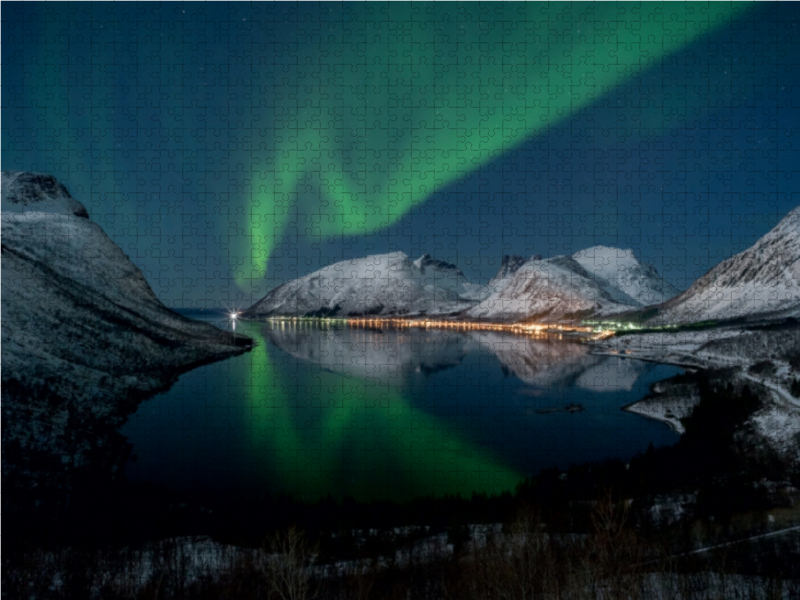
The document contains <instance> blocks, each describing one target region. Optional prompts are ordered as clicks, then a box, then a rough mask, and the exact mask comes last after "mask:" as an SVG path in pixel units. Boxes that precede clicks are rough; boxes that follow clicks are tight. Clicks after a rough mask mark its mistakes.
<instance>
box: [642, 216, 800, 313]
mask: <svg viewBox="0 0 800 600" xmlns="http://www.w3.org/2000/svg"><path fill="white" fill-rule="evenodd" d="M766 313H776V314H780V315H781V316H783V317H786V316H795V317H798V316H800V207H798V208H795V209H794V210H792V211H791V212H790V213H789V214H788V215H786V217H784V218H783V220H781V222H780V223H778V224H777V225H776V226H775V227H774V228H773V229H772V230H771V231H769V232H768V233H767V234H766V235H764V236H763V237H762V238H761V239H759V240H758V241H757V242H756V243H755V244H754V245H753V246H752V247H750V248H748V249H747V250H745V251H744V252H741V253H739V254H737V255H735V256H732V257H731V258H729V259H727V260H724V261H722V262H721V263H720V264H718V265H717V266H716V267H714V268H713V269H711V270H710V271H709V272H708V273H706V274H705V275H703V276H702V277H701V278H700V279H698V280H697V281H695V282H694V284H692V286H691V287H690V288H689V289H688V290H686V291H685V292H684V293H682V294H680V295H679V296H677V297H676V298H673V299H672V300H669V301H667V302H665V303H664V304H662V305H661V306H660V307H659V312H658V315H657V316H655V317H654V318H653V319H652V322H654V323H689V322H694V321H706V320H712V319H716V320H720V319H731V318H736V317H741V316H752V315H758V314H766Z"/></svg>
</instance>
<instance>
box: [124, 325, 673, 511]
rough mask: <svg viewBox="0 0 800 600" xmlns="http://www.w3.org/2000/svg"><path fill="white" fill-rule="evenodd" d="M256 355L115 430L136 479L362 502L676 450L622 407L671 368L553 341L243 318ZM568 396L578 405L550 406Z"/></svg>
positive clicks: (658, 429) (200, 376) (657, 428)
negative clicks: (126, 442)
mask: <svg viewBox="0 0 800 600" xmlns="http://www.w3.org/2000/svg"><path fill="white" fill-rule="evenodd" d="M238 328H239V331H240V332H241V333H244V334H245V335H249V336H251V337H253V338H254V339H256V340H257V342H258V346H257V348H256V349H254V350H253V351H252V352H250V353H248V354H245V355H241V356H238V357H234V358H232V359H229V360H227V361H224V362H221V363H216V364H214V365H208V366H206V367H201V368H199V369H197V370H195V371H192V372H190V373H187V374H186V375H184V376H182V377H181V379H180V381H179V382H178V383H177V384H176V385H175V386H174V387H173V388H172V389H170V390H169V391H168V392H166V393H164V394H161V395H159V396H157V397H155V398H154V399H152V400H150V401H148V402H146V403H144V404H143V405H142V406H141V407H140V408H139V410H138V411H137V413H136V414H135V415H133V416H132V417H131V419H130V421H129V422H128V424H126V426H125V428H124V429H123V433H124V434H125V435H127V436H128V437H129V438H130V440H131V442H132V444H133V447H134V453H135V454H136V455H137V456H138V459H137V460H136V461H135V462H132V463H129V465H128V469H127V472H128V476H129V477H130V478H131V479H133V480H151V481H156V482H159V483H163V484H165V485H167V486H169V487H174V488H182V489H185V490H197V491H198V492H200V491H205V492H211V491H217V492H220V491H222V490H224V491H225V493H252V492H256V493H259V492H271V493H288V494H291V495H293V496H297V497H303V498H306V499H316V498H319V497H324V496H328V495H331V496H333V497H339V498H341V497H345V496H352V497H355V498H356V499H360V500H368V499H382V498H390V499H395V500H403V499H410V498H414V497H419V496H425V495H445V494H462V495H469V494H471V493H473V492H486V493H497V492H501V491H505V490H511V489H513V487H514V486H515V485H516V483H517V482H519V481H520V480H521V479H522V478H523V477H525V476H526V475H528V474H531V473H535V472H536V471H538V470H540V469H541V468H545V467H551V466H562V467H563V466H566V465H568V464H571V463H575V462H582V461H585V460H601V459H604V458H608V457H621V458H626V457H630V456H632V455H633V454H635V453H636V452H639V451H643V450H644V449H645V448H646V447H647V445H648V444H649V443H650V442H651V441H652V442H653V443H654V444H656V445H662V444H665V443H674V441H675V440H676V439H677V436H675V434H673V433H672V432H671V431H669V429H668V428H667V427H666V426H664V425H663V424H661V423H657V422H654V421H648V420H645V419H643V418H641V417H638V416H635V415H632V414H629V413H625V412H623V411H621V410H620V407H622V406H623V405H625V404H629V403H631V402H634V401H636V400H638V399H640V398H641V397H642V396H644V395H645V394H646V392H647V386H648V385H649V383H652V382H653V381H656V380H658V379H662V378H664V377H669V376H671V375H673V374H675V373H677V372H678V370H677V369H675V368H673V367H667V366H663V365H653V364H648V363H643V362H639V361H631V360H625V359H620V358H616V357H604V356H593V355H591V354H589V353H588V347H587V346H585V345H581V344H578V343H575V342H569V341H560V340H558V339H557V337H556V336H542V337H537V338H527V337H521V336H514V335H509V334H504V333H500V332H480V331H469V332H457V331H436V330H422V329H402V330H394V329H385V330H382V331H375V330H365V329H351V328H349V327H346V326H325V325H324V324H322V323H313V322H300V323H297V324H292V323H254V322H240V323H239V324H238ZM577 404H580V405H581V407H585V410H580V411H577V410H566V409H564V410H556V409H559V408H560V407H568V406H573V405H577Z"/></svg>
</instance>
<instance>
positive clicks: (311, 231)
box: [4, 2, 750, 291]
mask: <svg viewBox="0 0 800 600" xmlns="http://www.w3.org/2000/svg"><path fill="white" fill-rule="evenodd" d="M31 4H32V5H33V7H32V8H31V10H33V11H34V13H35V17H31V19H30V21H29V22H28V23H26V25H27V26H28V27H29V30H24V31H22V30H20V31H19V32H17V31H14V32H10V33H9V34H8V35H9V38H8V39H9V40H11V42H12V43H14V44H18V45H19V48H18V50H19V52H20V56H23V57H24V59H22V71H21V76H22V80H21V81H14V82H12V83H13V85H14V86H15V87H13V88H12V89H13V97H11V96H9V97H8V99H9V102H10V103H12V104H14V105H17V106H19V107H22V108H20V110H21V111H22V112H21V113H20V115H18V117H17V121H18V122H15V123H14V124H9V123H8V122H6V123H4V126H9V127H11V126H13V127H14V128H15V131H16V132H18V141H16V142H14V143H13V145H12V146H8V143H9V142H6V145H4V151H9V152H10V153H11V155H13V157H14V162H15V163H17V165H18V166H17V168H25V169H35V170H41V171H47V172H51V173H54V174H56V175H57V176H59V177H62V178H63V179H64V180H67V181H69V184H70V187H71V189H72V191H73V194H74V195H75V196H76V197H80V198H81V199H82V200H84V201H88V202H89V205H90V207H95V213H93V214H97V215H98V217H99V220H100V222H101V225H103V226H104V227H107V228H108V230H109V231H110V232H111V234H112V235H117V236H118V235H123V236H128V239H131V238H137V239H140V240H141V241H142V242H143V241H144V240H143V239H142V238H148V239H149V240H150V241H151V242H155V244H154V248H153V249H147V244H142V247H141V249H139V248H137V249H136V252H139V251H141V252H143V253H145V254H150V256H152V257H157V258H158V259H163V261H162V263H161V264H160V267H159V268H160V269H161V270H162V271H164V272H170V271H172V270H173V269H175V263H176V260H191V259H195V260H200V258H199V257H201V256H204V253H205V252H206V250H205V248H208V247H211V246H215V247H216V250H215V251H214V252H216V253H217V255H218V256H221V257H227V260H228V262H229V265H230V272H232V274H233V275H234V277H235V280H236V282H237V284H238V285H239V286H240V287H241V288H242V289H243V290H254V288H256V289H258V288H259V286H260V285H261V284H262V283H263V277H264V275H265V273H266V270H267V266H268V264H269V261H270V259H271V257H273V255H274V254H275V252H276V248H277V247H278V246H279V245H280V242H281V241H282V240H283V239H284V236H286V235H292V236H294V235H304V236H305V237H307V238H308V239H310V240H312V241H317V240H323V239H326V238H329V237H339V236H358V235H364V234H369V233H373V232H376V231H379V230H381V229H382V228H385V227H388V226H390V225H392V224H393V223H395V222H397V221H398V219H400V218H402V217H403V215H405V214H407V212H408V211H409V210H410V209H411V208H413V207H414V206H417V205H419V204H421V203H423V202H425V201H426V200H427V199H428V198H430V197H431V195H432V194H433V193H434V192H435V191H437V190H440V189H442V188H444V187H445V186H447V185H449V184H453V183H454V182H457V181H458V180H459V179H462V178H463V177H465V176H466V175H467V174H468V173H469V172H471V171H474V170H476V169H478V168H480V167H481V166H482V165H486V164H487V163H488V162H490V161H492V160H496V159H497V158H498V157H500V156H501V155H502V154H503V153H505V152H509V151H513V150H514V149H516V148H519V147H521V146H522V145H523V144H524V143H525V142H526V141H527V140H529V139H531V138H533V137H535V136H537V135H539V134H542V133H544V132H546V131H547V128H549V127H552V126H554V125H557V124H559V123H561V122H563V121H564V120H566V119H568V118H569V117H570V116H571V115H574V114H575V113H576V112H577V111H580V110H582V109H587V108H589V107H590V106H591V105H592V103H593V102H596V101H597V100H598V99H599V98H601V97H602V96H603V95H605V94H608V93H610V92H611V91H612V90H614V89H615V88H616V87H617V86H619V85H621V84H624V83H625V82H626V81H627V80H629V79H630V78H631V77H632V76H634V75H636V74H639V73H641V72H642V71H644V70H645V69H648V68H650V67H653V66H657V65H658V64H659V62H660V61H663V60H666V58H667V57H668V56H669V55H670V54H672V53H675V52H678V51H680V50H681V49H683V48H685V47H687V46H688V45H690V44H693V43H695V42H699V41H701V40H702V39H703V37H704V36H706V35H707V34H708V33H709V32H711V31H712V30H714V29H715V28H716V27H719V26H721V25H723V24H725V23H727V22H729V21H730V20H731V19H733V18H735V17H736V16H737V15H741V14H744V12H745V10H746V9H748V7H749V6H750V3H737V2H720V3H692V2H686V3H684V2H675V3H643V4H639V3H627V2H624V3H612V2H601V3H594V2H577V3H563V2H554V3H538V2H530V3H516V2H507V3H488V4H481V3H463V4H462V3H433V2H431V3H424V2H414V3H377V2H375V3H369V2H357V3H348V2H345V3H330V4H328V3H274V4H272V3H269V4H266V3H263V4H260V3H255V4H252V5H251V4H249V3H239V4H238V5H237V3H233V4H227V3H192V2H185V3H169V2H168V3H162V7H161V12H160V13H159V14H161V15H162V20H155V21H148V20H146V19H147V18H151V17H152V14H151V13H152V12H153V10H154V9H152V8H151V7H150V6H148V5H138V4H136V3H129V2H120V3H81V2H74V3H68V4H67V3H55V4H53V3H47V4H45V3H31ZM245 8H246V9H247V11H251V12H252V13H253V15H250V16H252V17H253V19H252V22H251V21H250V20H249V19H246V18H242V19H239V18H238V17H239V16H241V15H239V14H238V13H236V14H234V13H235V12H236V11H237V10H241V11H244V10H245ZM282 8H285V9H286V10H285V11H282V10H281V9H282ZM148 11H149V12H148ZM156 12H158V11H156ZM284 13H285V14H284ZM140 14H141V15H142V18H143V19H145V20H143V21H142V22H141V23H136V24H134V22H136V20H137V18H139V15H140ZM242 14H245V13H244V12H242ZM220 25H224V26H223V27H220ZM206 80H207V82H206ZM87 82H88V85H87ZM683 83H684V82H669V81H667V82H662V85H661V86H660V87H659V88H658V90H659V91H654V94H656V97H654V98H653V100H652V102H648V103H647V106H645V107H639V108H638V109H637V113H642V117H643V118H640V119H635V120H634V119H630V118H629V115H627V114H626V111H624V110H621V111H620V112H619V114H618V118H617V119H616V122H615V123H604V126H608V127H611V126H613V127H615V128H616V129H620V128H623V129H625V130H626V131H628V132H629V133H630V135H631V136H635V135H639V134H642V135H644V134H645V129H647V128H649V127H651V126H653V125H655V126H657V127H659V128H663V127H665V126H668V125H665V124H666V123H669V122H670V120H673V121H675V119H676V118H677V117H676V115H682V114H685V113H686V111H687V106H692V104H691V103H689V104H688V105H687V102H686V99H685V95H686V93H687V89H685V88H686V86H684V85H683ZM206 85H208V87H205V86H206ZM712 87H713V86H712ZM723 92H724V90H723V91H715V90H714V89H710V90H708V94H709V98H708V100H709V103H711V102H712V100H714V98H715V96H714V94H722V93H723ZM7 93H11V92H7ZM648 132H649V130H648ZM126 139H128V140H135V141H136V144H135V146H134V148H135V149H134V150H131V149H130V145H128V147H127V149H126V147H125V144H121V143H120V142H121V141H123V140H126ZM5 168H9V166H6V167H5ZM162 195H163V197H164V200H163V201H162V199H161V196H162ZM162 202H163V203H162ZM191 204H196V205H197V207H190V205H191ZM185 209H188V210H185ZM295 218H296V219H297V229H298V231H297V232H290V231H288V230H287V227H286V226H287V224H288V223H289V222H290V221H291V220H292V219H295ZM198 219H200V220H199V221H198ZM203 219H205V220H206V225H205V227H206V228H207V229H206V230H202V229H200V230H199V225H200V223H203ZM176 225H177V227H178V228H176ZM181 225H182V229H181V228H180V227H181ZM203 236H205V237H203ZM189 247H192V248H193V249H194V250H193V251H194V252H196V253H199V254H196V255H191V258H189V256H190V255H182V254H181V253H182V252H186V251H187V248H189ZM134 253H135V252H134ZM211 254H214V253H213V252H212V253H211ZM211 254H209V256H211ZM210 275H213V276H215V277H216V278H218V279H219V280H227V279H228V276H227V273H226V272H225V271H223V270H220V271H219V273H218V274H217V273H214V272H213V269H212V272H211V273H210ZM178 276H180V275H178ZM189 284H190V285H197V282H190V283H189ZM260 291H263V290H260Z"/></svg>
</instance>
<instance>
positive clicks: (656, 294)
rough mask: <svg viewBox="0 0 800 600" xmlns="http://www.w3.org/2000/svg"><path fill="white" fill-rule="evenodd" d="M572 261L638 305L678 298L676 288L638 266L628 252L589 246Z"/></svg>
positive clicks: (638, 263)
mask: <svg viewBox="0 0 800 600" xmlns="http://www.w3.org/2000/svg"><path fill="white" fill-rule="evenodd" d="M572 258H573V259H575V261H576V262H577V263H578V264H579V265H581V266H582V267H583V268H584V269H586V270H587V271H588V272H589V273H591V274H592V275H594V276H595V277H596V278H597V279H598V280H601V281H603V282H605V283H606V284H607V285H608V286H609V287H611V288H614V289H617V290H620V291H622V292H624V293H625V294H626V295H627V296H630V298H631V299H633V300H634V301H636V302H637V303H638V304H639V305H641V306H649V305H651V304H660V303H661V302H665V301H667V300H669V299H670V298H672V297H674V296H677V295H678V290H677V288H675V287H674V286H673V285H672V284H670V283H669V282H667V281H665V280H664V279H662V278H661V277H660V276H659V274H658V272H657V271H656V270H655V269H654V268H653V267H651V266H648V265H643V264H641V263H640V262H639V261H638V260H637V259H636V257H635V256H634V255H633V251H632V250H621V249H619V248H609V247H608V246H592V247H591V248H587V249H585V250H581V251H580V252H576V253H575V254H574V255H573V256H572Z"/></svg>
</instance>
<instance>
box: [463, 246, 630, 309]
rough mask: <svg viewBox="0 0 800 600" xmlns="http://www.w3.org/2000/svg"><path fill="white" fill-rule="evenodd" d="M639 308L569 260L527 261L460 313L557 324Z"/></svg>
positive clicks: (626, 297) (622, 293)
mask: <svg viewBox="0 0 800 600" xmlns="http://www.w3.org/2000/svg"><path fill="white" fill-rule="evenodd" d="M637 306H641V304H640V303H639V302H638V301H637V300H635V299H633V298H631V297H630V296H628V295H627V294H626V293H625V292H624V291H622V290H620V289H619V288H617V287H615V286H614V285H612V284H611V282H609V281H608V280H606V279H604V278H601V277H599V276H597V275H594V274H592V273H590V272H589V271H587V270H586V269H585V268H584V267H583V266H582V265H581V264H580V263H579V262H578V261H577V260H575V259H574V258H572V257H569V256H556V257H553V258H548V259H544V260H542V259H540V258H538V257H534V258H531V259H529V260H527V261H526V262H525V263H524V264H523V265H522V266H520V267H519V268H518V269H517V270H516V271H515V272H514V273H513V274H512V275H511V276H510V277H507V278H506V279H505V280H504V282H503V283H502V285H501V286H500V289H499V290H497V291H495V292H493V293H492V294H491V295H490V296H489V297H487V298H486V299H485V300H483V301H482V302H481V303H480V304H478V305H477V306H473V307H472V308H470V309H469V310H467V311H465V313H464V314H465V315H466V316H468V317H471V318H475V319H488V320H498V321H519V320H526V319H531V320H541V321H551V322H552V321H561V320H568V319H580V318H586V317H588V316H591V315H596V314H599V313H613V312H619V311H622V310H626V309H630V308H632V307H637Z"/></svg>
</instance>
